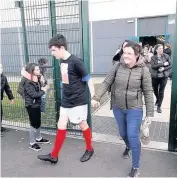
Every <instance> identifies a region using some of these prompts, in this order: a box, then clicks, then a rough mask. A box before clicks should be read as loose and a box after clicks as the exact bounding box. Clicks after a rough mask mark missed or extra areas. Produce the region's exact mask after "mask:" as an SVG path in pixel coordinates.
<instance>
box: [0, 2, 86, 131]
mask: <svg viewBox="0 0 177 178" xmlns="http://www.w3.org/2000/svg"><path fill="white" fill-rule="evenodd" d="M51 3H52V6H51ZM54 11H55V13H53V12H54ZM1 17H2V21H1V24H2V25H1V49H2V53H1V59H2V64H3V67H4V74H5V75H6V76H7V78H8V81H9V84H10V87H11V89H12V91H13V94H14V97H15V104H14V105H10V104H9V103H8V99H7V97H5V98H4V100H3V110H4V120H3V122H4V124H7V125H13V126H18V127H28V126H29V121H28V116H27V113H26V110H25V108H24V101H23V100H22V99H21V97H20V96H19V95H18V93H17V88H18V84H19V81H20V79H21V72H20V71H21V68H22V66H24V64H26V63H31V62H34V63H38V60H39V59H40V58H45V59H47V60H48V64H47V65H46V66H44V67H45V68H46V74H45V77H46V79H47V80H48V82H49V84H50V87H51V90H50V92H48V93H47V105H46V112H45V113H44V114H42V127H43V128H45V129H50V130H52V129H55V128H56V120H57V117H58V115H57V114H56V113H57V110H58V109H59V108H58V107H56V106H57V105H56V103H57V101H58V100H59V99H58V98H56V97H58V96H56V95H55V92H56V89H58V91H59V92H61V91H60V81H59V79H60V78H59V74H57V75H56V69H57V68H59V66H58V65H56V64H57V63H56V62H55V61H56V60H54V59H53V58H52V56H51V54H50V51H49V49H48V41H49V39H50V38H51V37H52V35H53V34H52V32H53V31H55V33H61V34H63V35H64V36H66V38H67V41H68V49H69V51H70V52H71V53H72V54H75V55H76V56H78V57H82V54H83V49H82V44H83V43H82V40H83V39H82V22H81V19H82V18H81V1H79V0H63V1H56V2H54V1H46V0H40V1H24V2H23V1H16V2H13V1H4V2H2V6H1ZM54 21H55V25H53V22H54ZM57 77H58V78H57ZM56 78H57V80H56ZM68 130H70V131H72V134H73V133H74V134H76V133H78V132H77V131H80V129H79V128H78V126H73V125H72V124H69V125H68ZM73 131H74V132H73Z"/></svg>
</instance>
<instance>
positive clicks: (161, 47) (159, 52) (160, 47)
mask: <svg viewBox="0 0 177 178" xmlns="http://www.w3.org/2000/svg"><path fill="white" fill-rule="evenodd" d="M157 54H159V55H161V54H163V46H162V45H160V46H159V47H158V48H157Z"/></svg>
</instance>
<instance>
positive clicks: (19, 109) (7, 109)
mask: <svg viewBox="0 0 177 178" xmlns="http://www.w3.org/2000/svg"><path fill="white" fill-rule="evenodd" d="M18 84H19V83H17V82H11V83H9V85H10V87H11V90H12V92H13V95H14V97H15V99H14V101H15V103H14V104H13V105H11V104H10V103H9V100H8V97H7V96H6V95H5V94H4V100H3V115H4V118H5V120H7V121H11V122H12V124H13V122H20V123H22V124H23V123H29V120H28V114H27V112H26V109H25V106H24V100H23V99H22V98H21V96H20V95H19V94H18V93H17V89H18ZM51 87H52V86H51ZM54 104H55V102H54V95H53V89H52V90H51V91H50V92H49V93H48V94H47V104H46V112H45V114H42V126H45V127H55V126H56V125H55V120H56V119H55V105H54Z"/></svg>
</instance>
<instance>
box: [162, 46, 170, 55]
mask: <svg viewBox="0 0 177 178" xmlns="http://www.w3.org/2000/svg"><path fill="white" fill-rule="evenodd" d="M163 52H164V53H165V54H168V55H169V56H170V57H171V49H170V48H166V49H164V51H163Z"/></svg>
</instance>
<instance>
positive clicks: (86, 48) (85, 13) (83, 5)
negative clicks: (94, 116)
mask: <svg viewBox="0 0 177 178" xmlns="http://www.w3.org/2000/svg"><path fill="white" fill-rule="evenodd" d="M80 16H81V22H80V23H81V24H82V49H83V60H84V64H85V66H86V68H87V71H88V73H90V37H89V10H88V1H84V0H81V1H80ZM87 97H88V98H89V102H88V116H87V122H88V124H89V126H90V128H92V121H91V104H90V94H89V90H88V88H87Z"/></svg>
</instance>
